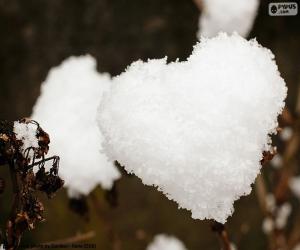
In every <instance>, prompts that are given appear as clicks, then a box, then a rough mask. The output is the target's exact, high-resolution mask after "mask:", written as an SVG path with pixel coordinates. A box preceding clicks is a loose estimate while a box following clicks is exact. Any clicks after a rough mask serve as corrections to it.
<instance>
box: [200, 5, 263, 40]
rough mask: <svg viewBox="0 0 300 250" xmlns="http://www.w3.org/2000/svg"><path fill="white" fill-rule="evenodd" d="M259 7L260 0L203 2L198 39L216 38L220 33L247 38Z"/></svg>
mask: <svg viewBox="0 0 300 250" xmlns="http://www.w3.org/2000/svg"><path fill="white" fill-rule="evenodd" d="M258 7H259V0H247V1H245V0H232V1H228V0H203V11H202V13H201V16H200V18H199V31H198V37H199V38H200V37H201V36H205V37H214V36H216V35H217V34H218V33H219V32H221V31H222V32H227V33H229V34H232V33H233V32H235V31H236V32H237V33H239V34H240V35H241V36H244V37H247V36H248V34H249V33H250V31H251V29H252V26H253V23H254V20H255V17H256V14H257V9H258Z"/></svg>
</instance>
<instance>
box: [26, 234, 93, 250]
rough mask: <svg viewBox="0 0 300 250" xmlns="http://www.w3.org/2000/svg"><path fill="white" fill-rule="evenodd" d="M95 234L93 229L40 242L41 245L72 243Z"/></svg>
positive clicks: (36, 249) (32, 249) (36, 248)
mask: <svg viewBox="0 0 300 250" xmlns="http://www.w3.org/2000/svg"><path fill="white" fill-rule="evenodd" d="M95 236H96V233H95V231H89V232H87V233H78V234H76V235H74V236H71V237H68V238H65V239H59V240H54V241H49V242H47V243H43V244H40V245H41V246H43V245H45V246H46V245H67V244H72V243H77V242H81V241H86V240H89V239H91V238H94V237H95ZM42 248H43V247H35V248H28V249H30V250H39V249H42Z"/></svg>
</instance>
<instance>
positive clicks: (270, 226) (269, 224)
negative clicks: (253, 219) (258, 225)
mask: <svg viewBox="0 0 300 250" xmlns="http://www.w3.org/2000/svg"><path fill="white" fill-rule="evenodd" d="M262 230H263V232H264V233H265V234H266V235H269V234H270V233H271V232H272V231H273V230H274V221H273V220H272V219H271V218H270V217H266V218H265V219H264V220H263V223H262Z"/></svg>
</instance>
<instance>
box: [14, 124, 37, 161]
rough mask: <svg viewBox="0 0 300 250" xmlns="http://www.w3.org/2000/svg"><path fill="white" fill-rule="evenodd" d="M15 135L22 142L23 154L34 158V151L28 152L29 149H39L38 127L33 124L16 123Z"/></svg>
mask: <svg viewBox="0 0 300 250" xmlns="http://www.w3.org/2000/svg"><path fill="white" fill-rule="evenodd" d="M14 133H15V135H16V139H17V140H20V141H22V143H23V145H22V146H21V152H22V154H23V156H24V157H26V156H27V154H28V157H29V158H32V157H33V154H34V151H32V150H30V151H26V149H29V148H38V147H39V141H38V138H37V125H36V124H32V123H23V122H19V121H15V122H14Z"/></svg>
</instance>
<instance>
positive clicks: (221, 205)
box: [98, 33, 287, 223]
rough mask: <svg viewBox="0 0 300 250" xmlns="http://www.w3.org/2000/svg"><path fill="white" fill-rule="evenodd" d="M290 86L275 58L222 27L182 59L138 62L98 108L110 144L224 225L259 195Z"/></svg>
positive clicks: (128, 164) (181, 200)
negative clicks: (245, 200) (254, 191)
mask: <svg viewBox="0 0 300 250" xmlns="http://www.w3.org/2000/svg"><path fill="white" fill-rule="evenodd" d="M286 92H287V88H286V85H285V82H284V80H283V79H282V78H281V76H280V74H279V72H278V68H277V65H276V63H275V61H274V55H273V54H272V52H271V51H270V50H268V49H266V48H263V47H262V46H261V45H259V44H258V43H257V42H256V41H255V40H251V41H247V40H245V39H244V38H242V37H240V36H239V35H237V34H233V35H231V36H229V35H226V34H225V33H221V34H220V35H218V36H217V37H215V38H212V39H202V41H201V42H200V43H198V44H196V46H195V47H194V51H193V53H192V55H191V56H190V57H189V58H188V59H187V61H183V62H178V61H176V62H173V63H170V64H167V59H166V58H164V59H159V60H149V61H148V62H142V61H137V62H135V63H133V64H132V65H131V66H130V67H128V68H127V70H126V72H124V73H122V74H121V75H119V76H118V77H116V78H114V79H113V84H112V85H111V88H110V91H109V92H108V93H107V94H106V95H105V96H104V97H103V99H102V103H101V104H100V107H99V113H98V124H99V127H100V129H101V131H102V133H103V135H104V137H105V140H104V144H103V145H104V150H105V152H106V153H107V155H108V156H109V158H110V159H111V160H117V161H118V162H119V163H120V164H121V165H123V166H124V167H125V169H126V170H127V171H128V172H129V173H134V174H135V175H137V176H138V177H140V178H141V179H142V181H143V183H144V184H146V185H154V186H157V187H158V189H159V190H160V191H162V192H164V194H165V195H166V196H167V197H168V198H169V199H171V200H174V201H176V202H177V203H178V204H179V207H181V208H186V209H188V210H191V212H192V217H193V218H195V219H205V218H207V219H215V220H216V221H218V222H221V223H224V222H226V219H227V217H228V216H229V215H231V214H232V213H233V202H234V201H235V200H237V199H239V197H240V196H242V195H247V194H249V193H250V192H251V184H252V183H253V182H254V180H255V178H256V176H257V174H258V173H259V171H260V167H261V164H260V161H261V159H262V152H263V151H265V150H270V143H271V139H270V137H269V134H271V133H275V131H276V130H275V129H276V127H277V126H278V122H277V116H278V114H280V113H281V111H282V109H283V107H284V99H285V97H286Z"/></svg>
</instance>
